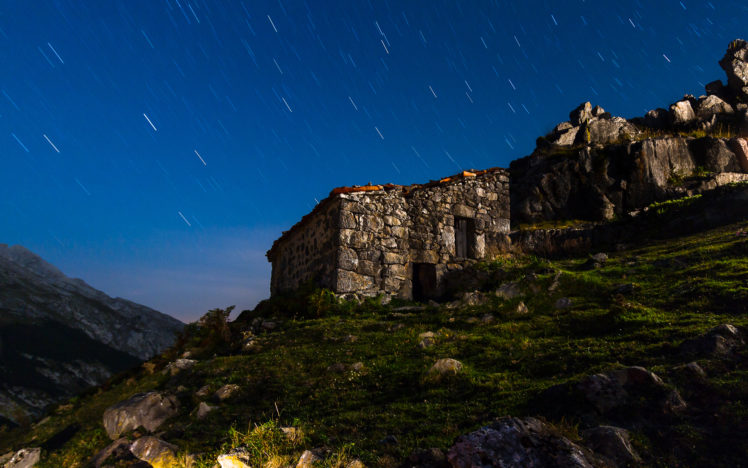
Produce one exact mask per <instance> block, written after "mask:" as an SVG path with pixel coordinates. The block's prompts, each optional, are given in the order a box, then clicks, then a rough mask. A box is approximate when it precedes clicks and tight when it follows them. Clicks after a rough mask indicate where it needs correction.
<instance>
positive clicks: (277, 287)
mask: <svg viewBox="0 0 748 468" xmlns="http://www.w3.org/2000/svg"><path fill="white" fill-rule="evenodd" d="M509 228H510V226H509V176H508V173H507V171H505V170H504V169H499V168H492V169H487V170H483V171H464V172H462V173H460V174H457V175H454V176H451V177H446V178H444V179H441V180H439V181H432V182H429V183H427V184H417V185H410V186H401V185H393V184H388V185H366V186H354V187H340V188H337V189H334V190H333V191H332V192H331V193H330V196H329V197H327V198H326V199H324V200H323V201H321V202H320V203H319V204H318V205H317V206H316V207H315V208H314V209H313V210H312V212H310V213H309V214H307V215H306V216H304V217H303V218H302V219H301V221H299V222H298V223H297V224H296V225H294V226H293V227H292V228H291V229H290V230H288V231H286V232H284V233H283V235H282V236H281V237H280V238H279V239H277V240H276V241H275V242H274V243H273V246H272V247H271V249H270V250H269V251H268V252H267V258H268V261H270V262H271V263H272V276H271V280H270V291H271V295H277V294H281V293H286V292H290V291H293V290H295V289H297V288H299V287H300V286H302V285H303V284H305V283H307V282H313V283H314V284H315V285H317V286H320V287H324V288H328V289H330V290H332V291H334V292H335V293H336V294H339V295H341V296H347V297H359V298H360V297H373V296H377V295H383V296H384V297H385V298H388V299H389V298H393V297H398V298H402V299H415V300H428V299H432V298H438V297H441V296H442V295H443V294H444V292H445V278H447V277H448V276H449V274H450V273H451V272H456V271H458V270H461V269H462V268H464V266H465V265H467V264H470V263H474V262H476V261H477V260H480V259H483V258H491V257H493V256H495V255H496V254H497V253H499V252H500V251H501V250H502V249H503V248H504V247H505V246H506V244H507V243H508V237H507V235H508V234H509Z"/></svg>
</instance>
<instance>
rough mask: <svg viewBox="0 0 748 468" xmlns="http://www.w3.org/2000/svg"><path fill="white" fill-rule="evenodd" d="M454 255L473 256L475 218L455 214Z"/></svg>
mask: <svg viewBox="0 0 748 468" xmlns="http://www.w3.org/2000/svg"><path fill="white" fill-rule="evenodd" d="M455 256H456V257H458V258H475V220H474V219H473V218H461V217H459V216H455Z"/></svg>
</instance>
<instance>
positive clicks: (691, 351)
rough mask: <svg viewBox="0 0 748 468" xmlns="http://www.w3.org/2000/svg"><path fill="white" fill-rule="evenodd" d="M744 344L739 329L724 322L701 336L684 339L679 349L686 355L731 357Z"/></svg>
mask: <svg viewBox="0 0 748 468" xmlns="http://www.w3.org/2000/svg"><path fill="white" fill-rule="evenodd" d="M744 345H745V340H744V339H743V334H742V333H741V332H740V330H738V329H737V328H736V327H735V326H733V325H730V324H729V323H725V324H722V325H718V326H716V327H714V328H712V329H711V330H709V331H708V332H706V333H705V334H704V335H702V336H699V337H697V338H693V339H690V340H686V341H684V342H683V344H682V345H681V347H680V349H681V352H682V353H684V354H686V355H695V356H700V357H731V356H733V355H735V353H736V352H737V350H738V348H740V347H741V346H744Z"/></svg>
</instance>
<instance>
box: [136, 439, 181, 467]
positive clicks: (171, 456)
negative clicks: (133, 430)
mask: <svg viewBox="0 0 748 468" xmlns="http://www.w3.org/2000/svg"><path fill="white" fill-rule="evenodd" d="M130 451H131V452H132V454H133V455H135V457H137V458H138V459H139V460H143V461H144V462H147V463H150V465H151V466H152V467H153V468H173V467H175V466H178V462H177V447H176V446H175V445H172V444H170V443H168V442H164V441H163V440H161V439H157V438H156V437H150V436H146V437H141V438H140V439H138V440H136V441H135V442H133V443H132V445H131V446H130Z"/></svg>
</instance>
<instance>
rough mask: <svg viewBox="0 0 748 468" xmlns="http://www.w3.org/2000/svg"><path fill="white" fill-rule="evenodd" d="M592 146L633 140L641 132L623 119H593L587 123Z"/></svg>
mask: <svg viewBox="0 0 748 468" xmlns="http://www.w3.org/2000/svg"><path fill="white" fill-rule="evenodd" d="M584 131H585V132H586V133H585V135H586V134H587V132H588V135H589V142H588V143H590V144H599V145H607V144H610V143H620V142H623V141H628V140H631V139H633V138H634V137H635V136H636V135H638V134H639V130H638V129H637V128H636V127H635V126H633V125H632V124H630V123H629V122H628V121H627V120H626V119H624V118H623V117H613V118H610V119H604V118H593V119H591V120H590V121H589V122H587V124H586V127H585V130H584Z"/></svg>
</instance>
